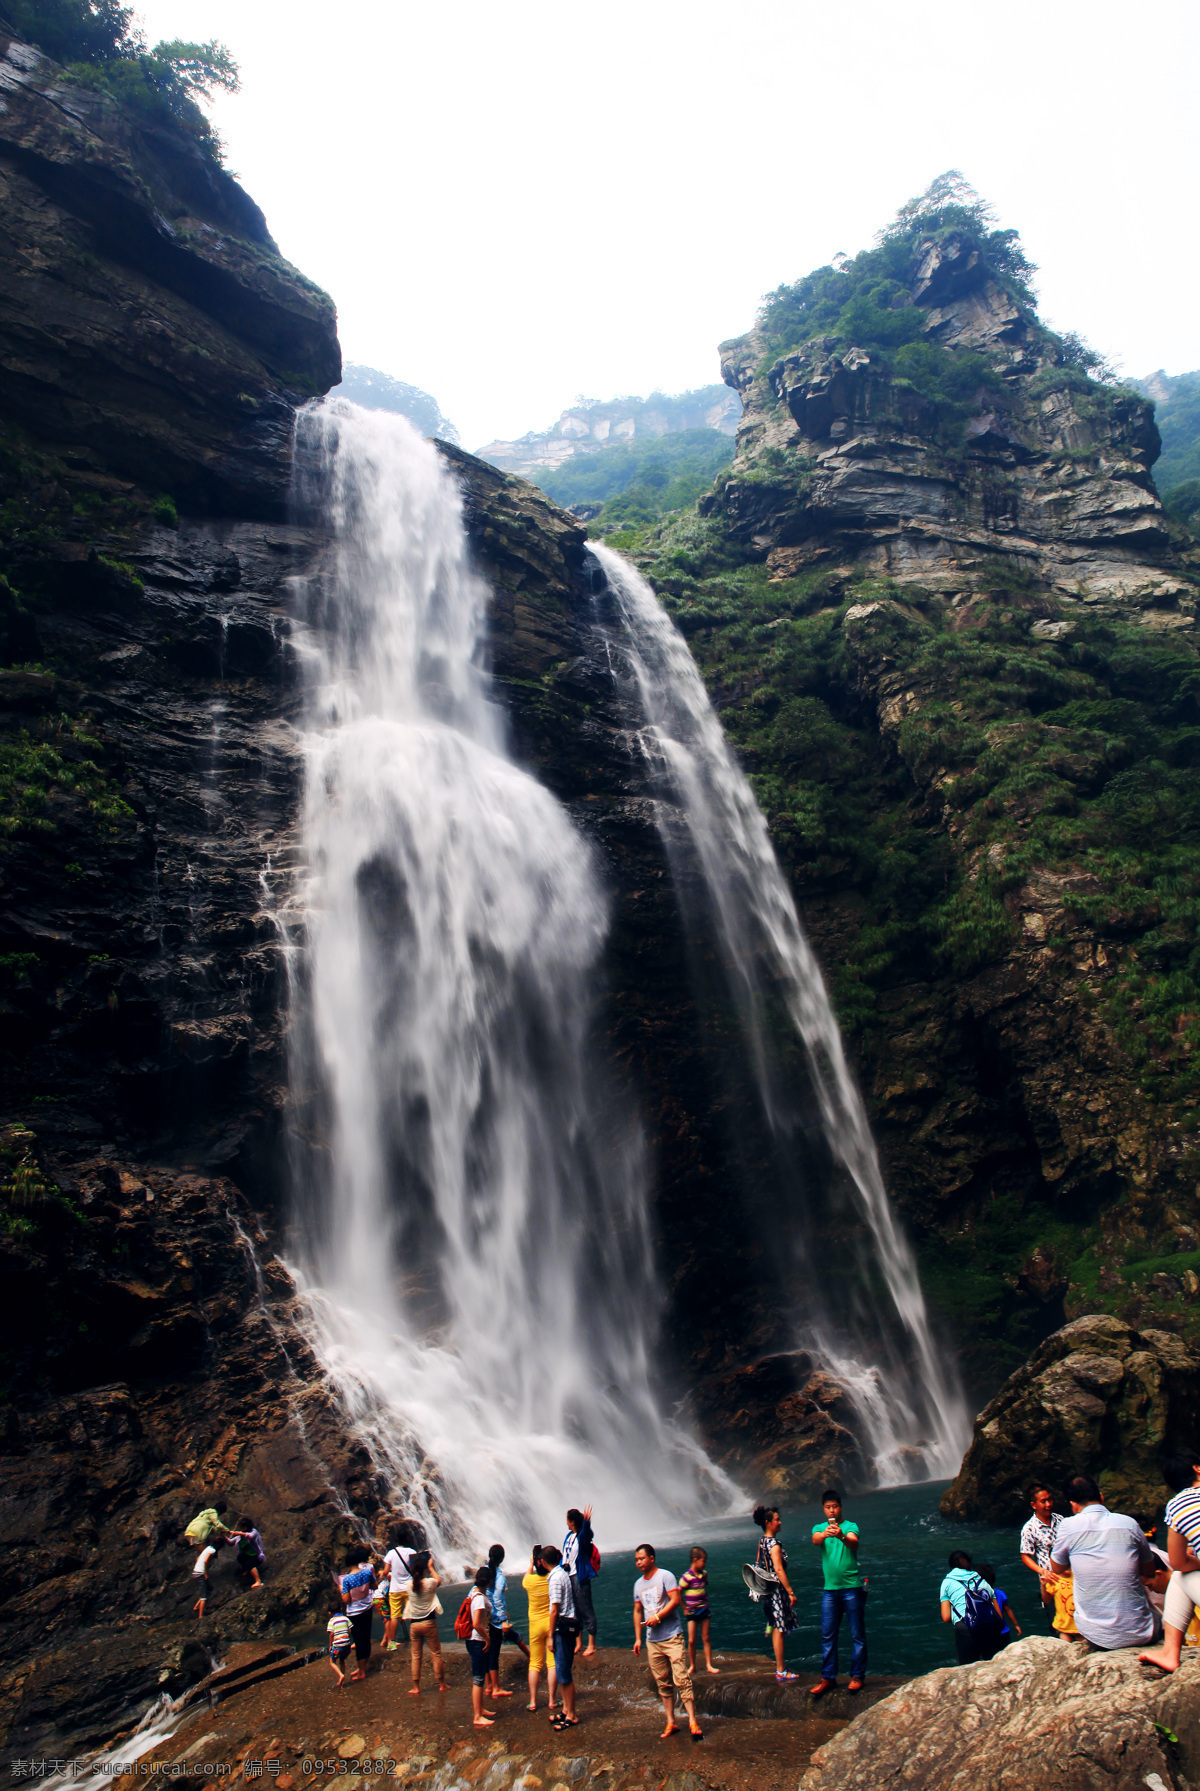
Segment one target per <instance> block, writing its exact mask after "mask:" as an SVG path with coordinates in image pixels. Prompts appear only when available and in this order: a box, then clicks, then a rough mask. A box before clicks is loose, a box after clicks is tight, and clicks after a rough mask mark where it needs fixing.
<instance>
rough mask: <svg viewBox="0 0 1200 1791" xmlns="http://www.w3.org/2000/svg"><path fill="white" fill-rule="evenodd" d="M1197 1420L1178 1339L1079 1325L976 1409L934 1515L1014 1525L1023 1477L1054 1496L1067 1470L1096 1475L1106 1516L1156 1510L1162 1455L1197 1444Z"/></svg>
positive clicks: (1020, 1509) (1198, 1388)
mask: <svg viewBox="0 0 1200 1791" xmlns="http://www.w3.org/2000/svg"><path fill="white" fill-rule="evenodd" d="M1198 1420H1200V1360H1197V1358H1196V1356H1195V1355H1194V1354H1193V1353H1192V1351H1191V1350H1190V1349H1189V1348H1188V1346H1187V1345H1186V1344H1185V1343H1184V1342H1183V1340H1182V1339H1181V1338H1179V1337H1176V1336H1175V1335H1174V1334H1173V1333H1171V1332H1169V1331H1154V1330H1147V1331H1138V1330H1135V1329H1134V1327H1133V1326H1132V1325H1128V1324H1125V1323H1123V1322H1122V1321H1121V1320H1120V1319H1118V1318H1112V1317H1109V1316H1108V1315H1106V1314H1093V1315H1091V1316H1089V1317H1086V1318H1077V1319H1075V1320H1074V1322H1073V1323H1071V1324H1069V1325H1064V1326H1063V1328H1062V1329H1061V1330H1060V1331H1056V1332H1055V1333H1054V1335H1053V1336H1052V1337H1048V1338H1047V1339H1046V1341H1045V1342H1044V1343H1043V1344H1042V1345H1041V1346H1040V1348H1039V1349H1037V1350H1036V1351H1035V1352H1034V1354H1033V1356H1032V1357H1031V1358H1030V1360H1029V1361H1028V1362H1027V1363H1026V1364H1025V1366H1024V1367H1023V1368H1019V1369H1018V1370H1017V1372H1016V1373H1015V1374H1013V1375H1010V1376H1009V1378H1008V1380H1007V1381H1005V1383H1004V1385H1003V1386H1002V1387H1001V1389H1000V1391H999V1392H998V1393H997V1394H996V1397H995V1398H994V1399H993V1400H992V1401H991V1403H990V1404H989V1405H988V1406H987V1407H986V1408H985V1409H984V1410H983V1411H982V1412H981V1413H980V1415H979V1417H978V1418H977V1419H976V1421H975V1434H974V1436H973V1438H972V1440H971V1446H970V1448H969V1449H968V1450H967V1453H966V1455H965V1456H964V1457H963V1463H962V1466H961V1468H960V1469H959V1471H958V1475H957V1478H956V1479H955V1480H954V1482H953V1484H952V1485H951V1486H950V1487H949V1488H948V1490H947V1491H946V1492H945V1493H944V1494H943V1496H942V1515H943V1516H944V1517H951V1518H959V1519H962V1518H966V1519H972V1518H986V1519H988V1520H989V1521H991V1522H992V1523H1018V1522H1021V1521H1023V1519H1024V1518H1025V1516H1026V1515H1027V1511H1028V1501H1027V1500H1026V1497H1025V1489H1026V1487H1027V1486H1028V1485H1029V1483H1030V1481H1032V1480H1044V1481H1045V1482H1046V1483H1047V1484H1048V1485H1049V1486H1050V1487H1051V1488H1053V1489H1055V1490H1057V1489H1058V1488H1059V1487H1060V1486H1061V1485H1062V1483H1063V1481H1064V1480H1066V1479H1067V1477H1068V1476H1069V1475H1070V1474H1073V1473H1077V1474H1090V1475H1092V1476H1093V1477H1095V1478H1096V1479H1097V1480H1099V1483H1100V1486H1101V1488H1102V1490H1103V1492H1104V1495H1105V1498H1106V1499H1107V1501H1108V1503H1109V1505H1111V1506H1112V1507H1113V1508H1114V1509H1117V1510H1122V1511H1128V1512H1132V1513H1135V1514H1136V1513H1140V1512H1142V1511H1151V1510H1157V1511H1161V1509H1162V1507H1163V1504H1164V1502H1165V1500H1166V1498H1167V1496H1168V1494H1167V1489H1166V1487H1165V1486H1164V1485H1163V1482H1162V1478H1161V1475H1160V1473H1159V1468H1158V1456H1159V1453H1160V1451H1161V1450H1162V1449H1163V1448H1164V1447H1171V1446H1173V1445H1174V1444H1175V1443H1177V1442H1183V1441H1184V1440H1185V1439H1188V1438H1192V1437H1194V1436H1195V1434H1196V1427H1197V1422H1198Z"/></svg>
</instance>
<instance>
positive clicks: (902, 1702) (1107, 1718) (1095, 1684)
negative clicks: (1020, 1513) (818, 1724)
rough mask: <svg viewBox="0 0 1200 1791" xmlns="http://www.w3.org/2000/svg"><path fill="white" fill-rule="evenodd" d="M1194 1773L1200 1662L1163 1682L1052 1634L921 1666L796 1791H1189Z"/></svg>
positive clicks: (1198, 1770)
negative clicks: (956, 1661)
mask: <svg viewBox="0 0 1200 1791" xmlns="http://www.w3.org/2000/svg"><path fill="white" fill-rule="evenodd" d="M1198 1778H1200V1659H1197V1658H1195V1657H1194V1656H1191V1657H1188V1656H1185V1659H1184V1662H1183V1665H1182V1666H1181V1667H1180V1670H1179V1672H1178V1673H1176V1674H1174V1675H1172V1676H1171V1677H1170V1678H1169V1679H1168V1678H1165V1677H1164V1676H1163V1675H1162V1674H1161V1673H1159V1672H1158V1671H1157V1670H1156V1669H1155V1668H1153V1667H1144V1666H1141V1665H1139V1663H1138V1658H1137V1653H1136V1651H1135V1650H1134V1649H1132V1648H1121V1649H1117V1650H1116V1651H1114V1652H1113V1653H1111V1654H1089V1653H1085V1652H1083V1650H1082V1648H1081V1647H1080V1646H1079V1645H1078V1644H1068V1643H1064V1642H1061V1641H1059V1640H1057V1639H1053V1640H1052V1639H1051V1638H1050V1637H1048V1636H1032V1637H1030V1638H1029V1639H1028V1640H1027V1641H1022V1642H1017V1643H1015V1644H1014V1645H1013V1646H1012V1647H1010V1648H1006V1649H1005V1650H1004V1652H1003V1653H1002V1654H1000V1655H998V1656H997V1658H996V1659H995V1660H993V1661H987V1662H981V1663H980V1664H979V1665H977V1666H974V1667H943V1668H941V1669H940V1670H939V1671H938V1672H936V1673H926V1674H925V1675H924V1676H923V1677H922V1678H920V1679H914V1680H911V1681H910V1682H909V1683H908V1684H907V1685H903V1686H901V1688H900V1689H899V1691H896V1692H893V1693H892V1695H891V1697H890V1698H885V1699H884V1700H883V1702H882V1703H880V1704H876V1705H874V1706H873V1708H872V1709H870V1710H867V1711H864V1713H863V1714H862V1716H860V1717H858V1718H857V1719H856V1720H855V1721H854V1722H852V1723H851V1724H850V1726H849V1728H846V1729H843V1730H842V1732H841V1734H839V1735H837V1736H835V1737H834V1739H833V1740H832V1741H830V1742H828V1743H826V1745H825V1746H824V1747H822V1748H818V1750H817V1752H816V1753H815V1754H814V1755H813V1758H812V1764H811V1765H810V1767H809V1769H808V1771H807V1772H806V1773H805V1774H804V1777H803V1778H802V1779H801V1781H800V1787H801V1791H835V1787H836V1791H886V1788H887V1787H889V1786H901V1785H902V1786H903V1787H904V1791H1017V1788H1018V1787H1020V1788H1021V1791H1025V1787H1027V1786H1030V1785H1036V1786H1037V1787H1038V1791H1101V1788H1103V1791H1116V1788H1117V1787H1121V1788H1122V1791H1124V1788H1126V1787H1127V1788H1129V1791H1132V1788H1133V1787H1134V1786H1137V1787H1138V1788H1139V1791H1140V1788H1141V1787H1142V1786H1148V1787H1149V1791H1185V1788H1186V1787H1187V1786H1189V1785H1192V1784H1195V1783H1196V1782H1197V1779H1198Z"/></svg>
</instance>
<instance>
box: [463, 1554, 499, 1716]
mask: <svg viewBox="0 0 1200 1791" xmlns="http://www.w3.org/2000/svg"><path fill="white" fill-rule="evenodd" d="M490 1578H491V1570H490V1569H489V1568H487V1567H481V1568H479V1569H478V1571H477V1572H476V1574H475V1585H474V1588H473V1590H472V1591H471V1592H470V1593H469V1595H468V1596H469V1597H470V1600H471V1633H470V1635H469V1636H468V1637H467V1655H468V1657H469V1659H470V1662H471V1717H472V1720H473V1722H474V1724H475V1727H476V1728H477V1729H490V1728H493V1727H494V1724H493V1722H492V1718H493V1717H494V1716H495V1714H496V1713H495V1711H494V1710H485V1709H484V1707H483V1688H484V1686H485V1685H486V1683H487V1657H488V1632H489V1630H490V1628H491V1615H492V1607H491V1605H490V1604H489V1603H488V1595H487V1589H488V1581H489V1580H490Z"/></svg>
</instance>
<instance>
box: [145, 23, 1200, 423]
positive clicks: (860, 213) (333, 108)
mask: <svg viewBox="0 0 1200 1791" xmlns="http://www.w3.org/2000/svg"><path fill="white" fill-rule="evenodd" d="M135 4H137V0H135ZM138 11H139V13H140V16H141V18H142V20H143V22H144V24H145V27H146V30H147V33H148V34H149V36H150V37H151V39H152V40H153V39H157V38H159V37H183V38H191V39H201V40H203V39H207V38H210V37H217V38H220V39H222V40H223V41H224V42H225V43H227V44H228V46H229V48H230V49H231V50H232V52H233V53H234V55H235V56H236V57H237V59H238V61H239V62H240V64H241V68H242V92H241V94H240V95H238V96H236V97H233V98H222V99H221V101H220V102H219V103H218V105H217V107H216V109H215V117H216V122H217V124H218V126H219V128H220V130H221V132H222V134H223V135H224V137H225V140H226V143H227V145H228V151H229V164H230V167H231V168H232V169H234V170H235V171H236V172H237V174H238V175H239V177H240V178H241V179H242V181H243V183H244V184H245V185H246V187H247V188H248V189H249V191H250V193H251V194H252V195H253V196H254V198H255V199H256V200H257V201H258V203H259V204H260V205H261V206H262V207H263V210H264V211H265V212H266V215H267V221H268V223H269V225H270V227H271V229H272V231H273V233H274V235H275V237H276V240H277V241H278V242H279V244H280V246H281V248H282V250H283V252H284V254H286V255H287V256H289V258H290V259H291V260H293V261H294V262H295V263H296V264H297V265H298V266H299V267H300V268H302V269H303V271H304V272H305V273H306V274H307V275H309V277H310V278H312V279H314V280H317V281H319V282H320V284H321V285H323V286H324V287H326V288H327V289H328V291H329V292H331V293H332V295H333V297H334V299H335V300H336V302H337V307H338V314H339V319H340V334H341V339H342V346H343V350H344V353H345V355H346V358H347V359H348V360H357V361H366V362H368V363H370V364H372V365H374V366H376V367H380V368H382V369H383V370H384V371H385V372H388V373H391V374H394V375H395V376H396V377H398V378H400V379H406V380H410V381H412V382H413V383H414V384H416V385H419V386H423V387H424V388H425V389H426V390H427V391H429V392H432V393H433V395H434V397H435V398H436V399H437V400H438V402H439V404H440V405H441V407H442V409H443V411H444V412H445V413H446V415H447V416H449V417H450V418H451V420H452V421H453V422H455V423H456V424H457V425H458V428H459V429H460V431H461V433H462V438H463V441H464V444H465V445H467V446H468V447H476V446H478V445H479V444H481V443H483V442H485V441H487V440H489V439H490V438H492V437H493V436H513V435H518V434H521V433H523V432H524V431H525V430H527V429H540V428H544V427H546V426H547V425H548V424H549V423H551V422H552V421H553V420H554V418H555V417H556V416H557V415H558V413H559V411H560V410H562V409H563V408H564V406H566V405H567V404H569V403H571V402H572V401H573V400H574V399H575V398H576V397H577V396H578V395H581V394H582V395H586V396H587V397H591V398H609V397H613V396H615V395H618V394H628V393H641V394H645V393H647V392H649V391H651V390H652V389H653V388H654V387H656V386H657V387H660V388H661V389H663V390H665V391H679V390H683V389H684V388H686V387H688V386H697V385H704V384H708V383H709V382H711V381H714V380H717V379H719V378H720V373H719V369H718V364H717V355H716V344H717V343H718V342H719V341H720V340H721V339H722V338H723V337H726V336H732V335H738V334H740V333H741V332H742V331H743V330H745V329H747V328H748V327H749V325H750V323H751V321H752V319H753V316H754V311H755V307H756V305H757V302H758V300H759V297H760V296H761V294H762V293H764V292H766V291H768V290H769V289H771V288H772V287H774V286H777V285H779V284H780V283H781V282H782V281H785V280H793V279H795V278H797V277H798V276H799V275H800V274H803V273H806V272H807V271H808V270H809V269H810V268H811V267H814V266H817V265H819V264H821V263H822V262H825V261H828V260H829V258H830V257H831V256H832V255H833V254H834V253H835V252H836V251H837V250H839V249H841V250H844V251H846V252H847V253H850V254H853V253H854V251H855V250H857V249H859V248H861V247H863V246H865V245H866V244H868V243H869V242H870V240H871V237H872V236H873V234H874V232H875V231H876V230H877V229H878V228H879V227H880V226H881V225H882V224H884V223H886V222H887V220H888V219H889V218H890V216H891V215H892V213H893V212H894V211H895V209H896V207H897V206H898V205H899V204H901V203H902V202H903V201H904V200H906V199H908V198H909V197H910V196H911V195H912V194H914V193H916V192H919V191H920V190H922V189H923V188H924V187H925V186H926V185H927V184H928V182H929V181H930V180H931V179H932V178H933V176H934V175H936V174H939V173H941V172H942V170H943V169H945V168H948V167H957V168H960V169H961V170H962V171H963V173H964V174H965V175H966V176H967V178H968V179H969V180H970V181H972V182H973V183H974V185H975V186H976V187H977V188H978V189H979V190H980V192H981V193H983V194H984V196H985V197H986V198H988V199H990V200H991V201H992V203H993V204H994V205H995V206H996V208H997V210H998V212H999V214H1000V221H1001V223H1003V224H1005V225H1016V226H1017V227H1018V228H1019V229H1020V231H1021V234H1022V238H1023V240H1024V243H1025V246H1026V250H1027V252H1028V253H1029V255H1030V256H1031V257H1032V259H1033V260H1034V261H1036V262H1037V263H1038V265H1039V267H1040V270H1041V272H1040V276H1039V288H1040V292H1041V300H1042V307H1041V308H1042V314H1043V316H1044V317H1045V318H1046V320H1047V321H1048V322H1050V323H1052V324H1053V325H1055V326H1056V327H1057V328H1059V329H1077V330H1079V331H1081V332H1082V333H1083V334H1084V335H1085V336H1086V337H1087V338H1088V339H1089V341H1090V342H1091V343H1092V344H1093V346H1095V347H1096V348H1099V349H1101V350H1102V351H1103V352H1105V353H1106V354H1109V355H1110V356H1112V357H1113V359H1114V360H1115V361H1116V362H1117V363H1118V364H1119V365H1121V366H1122V367H1123V368H1124V369H1125V371H1126V372H1128V373H1131V374H1140V373H1145V372H1149V371H1152V370H1153V369H1155V368H1157V367H1165V368H1166V370H1167V371H1168V372H1181V371H1184V370H1185V369H1190V368H1193V367H1198V366H1200V308H1198V306H1197V303H1196V291H1197V285H1198V283H1200V282H1198V279H1197V275H1198V274H1200V232H1197V230H1196V228H1195V218H1194V206H1195V193H1196V191H1197V175H1198V173H1200V168H1198V161H1200V155H1198V151H1197V132H1196V129H1195V103H1196V94H1195V77H1196V68H1197V62H1198V58H1197V51H1198V49H1200V42H1198V38H1200V7H1198V6H1197V5H1196V4H1195V0H1157V4H1155V5H1154V6H1139V5H1136V4H1132V3H1130V0H1121V3H1120V4H1113V3H1112V0H1003V3H998V0H966V3H965V4H960V5H958V6H953V7H952V6H950V5H948V4H946V0H937V3H936V4H934V3H930V0H891V3H890V4H881V3H880V0H858V3H857V4H854V5H839V4H831V3H830V0H790V3H787V0H737V3H736V4H734V3H732V0H727V3H726V4H723V5H714V4H712V3H711V0H604V4H597V3H596V0H585V3H581V0H507V3H504V4H496V3H494V0H493V3H491V4H482V3H481V0H440V3H436V0H435V3H433V4H430V3H428V0H426V3H425V4H421V5H417V4H414V3H413V0H340V3H339V4H336V5H334V4H331V3H330V0H325V3H324V4H321V5H317V4H315V3H314V0H141V4H140V5H138Z"/></svg>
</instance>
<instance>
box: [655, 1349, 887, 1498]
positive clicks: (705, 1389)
mask: <svg viewBox="0 0 1200 1791" xmlns="http://www.w3.org/2000/svg"><path fill="white" fill-rule="evenodd" d="M688 1407H689V1410H690V1411H691V1412H692V1413H693V1414H694V1416H695V1418H696V1419H697V1421H698V1422H699V1425H700V1428H701V1430H702V1431H703V1432H704V1433H705V1434H706V1435H707V1436H709V1437H711V1438H712V1452H713V1454H714V1456H715V1457H716V1459H717V1460H718V1461H719V1462H720V1464H721V1466H722V1467H724V1468H726V1469H728V1471H729V1473H730V1474H731V1475H732V1476H733V1477H734V1478H735V1479H740V1480H742V1481H743V1483H744V1482H745V1481H747V1480H751V1481H752V1482H753V1484H754V1486H755V1487H756V1488H757V1489H758V1490H759V1491H760V1493H761V1494H762V1495H764V1496H767V1497H771V1496H773V1497H775V1498H780V1497H789V1498H793V1499H819V1498H820V1496H821V1492H822V1490H823V1489H824V1488H825V1487H827V1486H829V1485H834V1486H844V1485H855V1484H858V1485H862V1484H864V1483H866V1482H869V1479H870V1468H869V1465H868V1464H867V1463H866V1462H865V1461H864V1459H863V1454H862V1448H861V1445H860V1443H859V1440H858V1436H857V1434H856V1432H857V1429H858V1418H857V1414H856V1413H855V1411H854V1408H853V1405H852V1404H851V1402H850V1400H849V1399H848V1397H847V1394H846V1390H845V1388H844V1387H843V1386H842V1385H841V1383H840V1382H838V1381H836V1380H835V1379H834V1378H833V1376H832V1375H830V1374H829V1373H828V1372H827V1371H826V1370H825V1369H823V1368H822V1367H821V1365H820V1363H819V1362H817V1361H815V1360H814V1359H813V1357H811V1356H810V1355H807V1354H806V1353H805V1352H804V1351H803V1350H792V1351H788V1352H786V1353H784V1354H781V1355H777V1356H768V1357H766V1358H764V1359H763V1360H762V1361H758V1362H753V1363H750V1364H748V1365H747V1366H745V1367H738V1368H734V1369H732V1370H730V1371H727V1372H725V1373H721V1372H716V1373H713V1374H710V1375H708V1376H706V1377H705V1378H704V1379H703V1380H702V1381H700V1382H699V1383H698V1384H697V1386H696V1387H695V1388H694V1389H693V1391H692V1394H691V1397H690V1399H689V1401H688Z"/></svg>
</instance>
